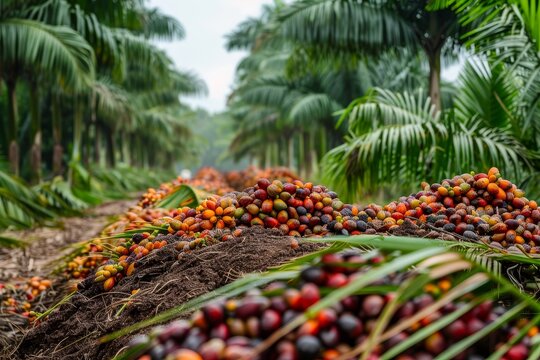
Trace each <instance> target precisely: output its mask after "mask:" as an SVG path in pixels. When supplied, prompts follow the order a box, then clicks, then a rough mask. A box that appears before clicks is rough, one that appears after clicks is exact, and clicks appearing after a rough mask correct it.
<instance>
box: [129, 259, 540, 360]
mask: <svg viewBox="0 0 540 360" xmlns="http://www.w3.org/2000/svg"><path fill="white" fill-rule="evenodd" d="M386 260H387V259H386V258H385V257H383V256H375V257H372V258H367V257H365V256H361V255H359V253H357V252H344V253H338V254H326V255H323V256H322V257H321V258H320V262H319V263H317V264H314V265H311V266H309V267H305V268H304V269H303V270H302V272H301V273H300V276H299V278H297V279H295V280H293V281H290V282H287V283H283V282H275V283H272V284H270V285H269V286H268V287H266V288H265V289H264V290H262V291H260V290H250V291H248V292H247V293H246V294H244V296H243V297H241V298H240V299H232V300H226V301H220V302H216V303H212V304H209V305H206V306H204V307H203V308H202V309H201V310H200V311H197V312H196V313H194V314H193V315H192V317H191V319H190V320H189V321H187V320H178V321H175V322H173V323H171V324H169V325H168V326H165V327H157V328H155V329H153V331H151V332H150V335H139V336H137V337H135V338H134V339H133V340H132V342H131V346H132V348H135V347H137V348H139V349H141V351H139V354H138V355H136V356H137V357H136V358H137V359H139V360H159V359H167V360H168V359H182V360H236V359H259V360H265V359H272V360H274V359H279V360H286V359H292V360H303V359H306V360H307V359H310V360H311V359H323V360H330V359H335V358H338V357H340V356H343V355H345V357H344V358H351V359H352V358H357V357H358V354H356V356H354V355H350V352H351V351H352V350H353V349H354V348H355V347H357V346H359V345H360V344H365V342H366V340H367V339H368V337H369V336H370V334H371V333H372V332H373V331H376V328H377V326H378V319H379V317H380V316H381V314H382V313H383V309H384V308H385V306H386V305H387V304H388V303H389V302H390V301H391V300H392V299H393V297H394V296H395V294H393V293H392V292H388V293H386V295H380V292H377V291H372V292H368V293H366V292H364V293H363V294H361V295H360V294H359V295H351V296H348V297H345V298H343V299H342V300H341V301H339V302H337V303H335V304H334V305H331V306H328V307H325V308H322V309H321V310H320V311H318V312H317V313H314V314H312V316H310V317H309V318H308V319H307V320H305V321H303V322H302V323H300V324H299V326H297V327H295V328H294V330H292V332H289V333H288V334H285V335H284V336H282V337H280V338H279V339H277V340H276V341H274V342H273V343H270V344H268V346H265V347H263V348H260V345H261V344H262V343H263V342H265V340H266V341H268V339H269V338H270V337H271V336H272V335H273V334H275V332H276V331H278V330H279V329H281V328H282V327H283V326H285V325H287V324H289V323H290V322H291V321H293V319H296V318H297V316H298V315H300V314H302V313H303V312H304V311H305V310H306V309H308V308H309V307H310V306H312V305H314V304H316V303H317V302H319V300H321V299H323V298H324V297H325V296H326V295H325V294H329V293H331V292H332V291H333V290H335V289H338V288H341V287H343V286H345V285H346V284H347V283H348V282H349V281H353V280H355V279H358V278H360V277H362V276H363V275H364V274H365V272H366V271H368V270H369V269H372V268H374V267H377V266H378V265H380V264H382V263H384V262H385V261H386ZM407 276H408V273H407V272H397V273H393V274H390V275H388V276H386V277H385V278H383V279H382V280H380V281H378V282H377V284H376V285H377V286H383V287H384V286H396V285H398V284H400V283H402V282H403V281H405V280H406V279H407ZM452 286H453V284H452V278H443V279H441V280H434V281H433V282H432V283H428V285H426V286H425V287H424V289H419V290H420V291H419V293H418V294H416V295H415V296H412V297H411V298H409V299H408V300H407V301H406V302H402V303H400V304H399V305H398V308H397V310H396V311H395V312H394V315H392V317H391V319H390V320H389V323H388V325H387V326H386V328H392V326H394V325H396V324H398V323H401V322H404V321H406V320H407V319H410V318H412V317H413V316H414V315H415V314H417V313H419V312H420V311H422V310H423V309H426V308H428V307H429V306H430V305H432V304H434V303H435V302H436V301H437V300H439V299H441V298H442V296H444V295H445V294H446V293H447V292H448V291H449V290H450V289H451V288H452ZM422 290H423V291H422ZM472 299H476V297H475V296H474V295H473V294H466V295H465V296H463V297H462V298H459V299H458V300H455V301H454V302H449V303H447V304H446V305H444V306H442V307H438V310H434V311H430V312H429V313H428V314H427V316H426V317H425V318H421V317H420V318H419V321H413V322H411V325H408V326H407V327H404V328H403V329H402V330H400V332H397V333H396V334H394V335H393V336H391V337H388V338H387V339H386V340H384V341H383V342H381V343H380V344H378V345H376V346H375V347H374V348H373V349H372V351H371V352H370V354H369V357H368V359H369V360H378V359H380V358H381V356H382V355H383V354H384V353H385V352H386V351H388V350H391V349H392V348H394V347H395V346H396V345H398V344H400V343H402V342H404V341H405V340H407V339H408V338H410V337H411V336H412V335H413V334H415V333H416V332H417V331H419V330H421V329H423V328H426V327H428V326H429V325H430V324H433V323H434V322H435V321H436V320H438V319H440V318H441V317H443V316H445V315H448V314H452V313H455V312H456V311H460V309H462V308H464V307H465V306H466V304H467V302H466V301H465V300H469V302H470V301H471V300H472ZM467 310H468V311H467ZM504 313H505V309H504V308H502V307H500V306H497V305H495V304H493V303H492V302H490V301H479V303H478V305H476V306H475V307H472V308H471V309H466V308H465V311H463V315H462V316H460V317H459V318H457V319H456V320H455V321H454V322H452V323H450V324H448V325H446V326H444V327H442V328H440V329H439V330H438V331H435V332H432V333H431V335H429V336H427V337H425V338H424V339H423V340H420V341H418V342H416V343H415V344H414V345H412V346H411V347H409V348H408V349H406V350H404V351H403V352H402V353H401V354H396V356H395V357H393V358H395V359H398V360H413V359H423V360H430V359H434V358H435V357H436V356H437V355H439V354H441V353H443V352H444V351H445V350H446V349H448V348H449V347H450V346H452V345H453V344H456V343H457V342H458V341H460V340H462V339H464V338H465V337H468V336H470V335H472V334H475V333H476V332H478V331H479V330H481V329H483V328H484V327H486V326H488V325H489V324H490V323H492V322H494V321H495V320H496V319H498V318H499V317H500V316H501V315H503V314H504ZM527 324H528V320H526V319H521V320H519V321H517V322H513V323H510V324H506V325H505V326H504V327H502V328H500V329H498V330H497V331H494V332H492V333H491V334H490V335H489V336H488V337H485V338H483V339H481V340H480V341H478V342H476V343H475V344H474V345H472V346H471V347H470V348H468V349H467V350H465V351H463V352H462V353H460V354H459V355H458V356H456V357H455V358H454V359H457V360H460V359H484V358H485V357H487V356H489V355H490V354H492V353H493V352H494V351H495V350H496V349H497V348H498V347H500V346H501V345H502V344H504V343H505V342H507V341H508V340H509V339H510V338H512V337H513V336H514V335H516V334H517V333H518V332H520V330H521V329H523V328H524V327H525V326H527ZM537 334H538V328H537V327H536V326H532V327H530V329H528V332H527V335H526V336H525V337H524V338H523V339H522V340H520V341H519V342H517V343H514V344H513V345H512V346H511V347H510V348H509V350H508V351H507V352H506V354H505V355H504V356H503V359H504V360H525V359H526V358H527V357H528V355H529V353H530V352H531V347H532V345H533V343H534V342H535V341H536V340H537V338H538V336H537ZM256 349H257V350H256ZM258 350H260V351H258Z"/></svg>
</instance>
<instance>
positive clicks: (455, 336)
mask: <svg viewBox="0 0 540 360" xmlns="http://www.w3.org/2000/svg"><path fill="white" fill-rule="evenodd" d="M445 332H446V333H447V334H448V336H450V338H451V339H452V340H460V339H463V338H464V337H465V336H467V326H466V325H465V323H464V322H463V320H460V319H458V320H456V321H454V322H452V323H451V324H450V325H448V326H447V327H446V329H445Z"/></svg>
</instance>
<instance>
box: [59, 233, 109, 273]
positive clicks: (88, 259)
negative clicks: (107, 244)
mask: <svg viewBox="0 0 540 360" xmlns="http://www.w3.org/2000/svg"><path fill="white" fill-rule="evenodd" d="M102 252H103V244H102V243H101V240H99V239H96V240H93V241H92V242H89V243H86V244H84V246H83V248H82V249H79V252H78V255H76V256H75V257H73V258H72V259H71V260H70V261H68V262H67V264H66V266H65V269H64V275H65V276H66V277H67V278H68V279H85V278H86V277H87V276H88V275H89V274H90V273H91V272H92V271H94V270H95V269H96V268H97V267H98V266H100V265H101V264H102V263H103V262H105V261H107V258H106V257H105V256H104V255H103V253H102Z"/></svg>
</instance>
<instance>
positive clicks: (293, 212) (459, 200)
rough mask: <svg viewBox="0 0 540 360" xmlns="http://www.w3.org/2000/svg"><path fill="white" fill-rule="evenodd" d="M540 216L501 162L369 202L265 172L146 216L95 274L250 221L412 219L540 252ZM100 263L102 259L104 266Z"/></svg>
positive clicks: (397, 223)
mask: <svg viewBox="0 0 540 360" xmlns="http://www.w3.org/2000/svg"><path fill="white" fill-rule="evenodd" d="M539 220H540V210H538V209H537V204H536V202H534V201H530V200H528V199H527V198H525V197H524V193H523V191H521V190H519V189H518V188H517V187H516V186H515V185H514V184H512V183H511V182H509V181H508V180H505V179H503V178H502V177H501V176H500V174H499V171H498V170H497V169H495V168H492V169H490V171H489V172H488V173H487V174H484V173H480V174H476V175H472V174H463V175H461V176H456V177H454V178H453V179H447V180H444V181H442V182H441V183H440V184H433V185H428V184H424V190H423V191H421V192H418V193H416V194H413V195H411V196H408V197H402V198H400V199H399V200H398V201H396V202H391V203H389V204H388V205H386V206H378V205H374V204H370V205H368V206H366V207H358V206H355V205H351V204H344V203H343V202H342V201H340V200H339V198H338V197H337V194H336V193H335V192H333V191H331V190H328V189H327V188H325V187H324V186H321V185H313V184H312V183H309V182H308V183H303V182H301V181H299V180H294V181H293V182H292V183H288V182H286V183H283V182H282V181H280V180H274V181H272V182H270V180H268V179H259V181H258V182H257V183H256V184H255V185H254V186H252V187H249V188H247V189H245V190H244V191H243V192H234V193H229V194H226V195H224V196H218V195H212V196H210V197H208V198H207V199H206V200H204V201H202V202H201V204H200V205H199V206H197V207H196V208H195V209H192V208H189V207H183V208H179V209H175V210H172V211H169V212H168V213H167V214H166V215H165V216H164V217H161V218H158V219H153V220H152V221H151V222H148V223H146V224H147V225H152V226H153V229H154V230H153V231H152V232H146V233H144V234H136V235H134V236H133V238H132V239H129V240H127V241H125V240H124V242H121V243H120V244H118V246H117V247H116V248H115V250H114V252H113V255H114V256H113V257H112V258H113V259H115V260H114V261H112V260H111V261H112V262H113V263H115V264H117V265H120V266H119V267H118V268H117V271H116V272H114V274H112V273H111V272H105V274H106V275H107V276H98V277H97V278H96V281H97V282H104V284H105V281H106V280H109V279H110V278H112V277H115V280H109V282H107V283H106V285H104V288H106V289H110V288H111V284H112V285H114V283H116V282H118V281H119V280H120V279H121V278H122V277H124V276H126V275H129V274H128V269H129V268H131V269H134V268H135V266H136V265H135V263H136V261H137V260H138V259H140V257H142V256H145V255H147V254H148V253H150V252H151V251H153V250H155V249H159V248H160V247H162V246H164V245H165V244H163V242H164V241H165V242H171V241H173V242H176V244H175V247H176V249H177V250H183V251H190V250H193V249H195V248H197V247H200V246H206V245H209V244H210V243H212V242H215V241H226V240H227V239H230V238H231V237H232V236H238V235H240V234H241V232H242V229H243V228H246V227H251V226H260V227H264V228H276V229H279V230H280V231H281V233H282V234H283V235H288V236H293V237H301V236H324V235H327V234H343V235H359V234H375V233H387V232H390V233H392V232H394V231H395V230H399V229H401V228H406V229H408V230H410V229H411V227H412V228H413V229H414V233H412V234H411V235H415V236H422V237H432V238H437V237H439V238H445V239H462V240H468V241H476V242H484V243H485V244H487V245H489V246H490V247H492V248H494V249H497V250H504V251H511V252H512V251H514V252H524V253H528V254H536V253H538V252H540V247H539V246H540V228H539V225H538V222H539ZM140 225H141V226H143V225H144V223H141V224H140ZM160 233H162V234H163V233H167V234H170V235H175V237H173V238H172V240H171V238H168V240H163V239H160V238H159V237H157V236H158V235H159V234H160ZM216 234H217V235H216ZM142 237H144V239H143V238H142ZM143 240H144V241H143ZM141 242H142V245H141ZM156 242H158V245H156ZM292 246H295V243H292ZM118 249H122V250H121V251H118ZM120 259H121V260H120ZM120 262H121V263H120ZM132 263H133V264H132ZM106 265H107V266H110V265H111V264H110V263H108V264H106ZM104 266H105V265H104ZM102 270H103V266H102V267H100V268H98V271H102ZM130 273H131V272H130Z"/></svg>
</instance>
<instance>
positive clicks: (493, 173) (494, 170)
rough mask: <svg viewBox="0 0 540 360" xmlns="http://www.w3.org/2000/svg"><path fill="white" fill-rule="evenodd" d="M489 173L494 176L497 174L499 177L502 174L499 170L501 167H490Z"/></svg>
mask: <svg viewBox="0 0 540 360" xmlns="http://www.w3.org/2000/svg"><path fill="white" fill-rule="evenodd" d="M487 175H488V177H489V176H492V175H493V176H497V177H500V176H501V174H500V172H499V169H497V168H496V167H492V168H490V169H489V171H488V173H487Z"/></svg>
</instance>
